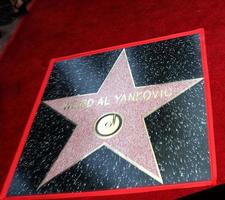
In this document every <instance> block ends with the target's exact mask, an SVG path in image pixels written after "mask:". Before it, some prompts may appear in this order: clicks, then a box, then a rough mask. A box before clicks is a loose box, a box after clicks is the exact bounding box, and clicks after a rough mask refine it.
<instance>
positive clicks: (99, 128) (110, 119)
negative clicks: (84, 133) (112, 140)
mask: <svg viewBox="0 0 225 200" xmlns="http://www.w3.org/2000/svg"><path fill="white" fill-rule="evenodd" d="M121 126H122V118H121V117H120V115H118V114H117V113H108V114H105V115H103V116H101V117H100V118H99V119H98V120H97V122H96V124H95V131H96V133H97V134H98V135H99V136H101V137H108V136H112V135H114V134H116V133H117V132H118V131H119V130H120V128H121Z"/></svg>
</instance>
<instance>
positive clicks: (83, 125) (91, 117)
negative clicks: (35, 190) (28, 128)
mask: <svg viewBox="0 0 225 200" xmlns="http://www.w3.org/2000/svg"><path fill="white" fill-rule="evenodd" d="M201 80H202V78H198V79H190V80H183V81H177V82H171V83H165V84H158V85H148V86H141V87H135V84H134V81H133V77H132V73H131V70H130V66H129V63H128V58H127V55H126V52H125V50H123V51H122V52H121V53H120V55H119V57H118V58H117V60H116V62H115V63H114V65H113V67H112V69H111V70H110V72H109V74H108V75H107V77H106V79H105V80H104V82H103V83H102V85H101V87H100V88H99V90H98V92H97V93H91V94H84V95H78V96H72V97H65V98H60V99H55V100H49V101H45V102H44V103H45V104H47V105H48V106H50V107H51V108H52V109H54V110H55V111H56V112H58V113H60V114H61V115H63V116H64V117H66V118H67V119H69V120H70V121H71V122H72V123H75V124H76V128H75V129H74V132H73V133H72V135H71V137H70V139H69V140H68V142H67V144H66V145H65V146H64V148H63V149H62V151H61V152H60V154H59V156H58V158H57V159H56V161H55V162H54V163H53V165H52V166H51V168H50V170H49V171H48V173H47V174H46V176H45V178H44V179H43V181H42V182H41V184H40V185H39V187H41V186H42V185H44V184H46V183H47V182H49V181H50V180H51V179H53V178H54V177H56V176H57V175H59V174H60V173H62V172H64V171H65V170H67V169H69V168H70V167H72V166H73V165H75V164H76V163H78V162H79V161H81V160H83V159H84V158H85V157H87V156H89V155H90V154H91V153H93V152H94V151H96V150H97V149H99V148H101V147H102V146H103V145H104V146H106V147H107V148H109V149H110V150H112V151H113V152H114V153H116V154H117V155H119V156H120V157H122V158H124V159H125V160H127V161H128V162H130V163H131V164H133V165H134V166H136V167H137V168H138V169H139V170H141V171H143V172H144V173H146V174H147V175H149V176H150V177H152V178H153V179H155V180H157V181H158V182H160V183H163V179H162V177H161V174H160V170H159V167H158V163H157V160H156V157H155V154H154V150H153V147H152V144H151V142H150V138H149V135H148V132H147V128H146V125H145V121H144V118H145V117H147V116H148V115H150V114H151V113H153V112H154V111H156V110H157V109H159V108H160V107H162V106H163V105H165V104H166V103H168V102H170V101H171V100H173V99H174V98H176V97H177V96H179V95H180V94H182V93H183V92H185V91H186V90H188V89H189V88H191V87H192V86H194V85H195V84H197V83H198V82H200V81H201ZM85 102H86V104H85Z"/></svg>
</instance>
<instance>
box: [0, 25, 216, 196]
mask: <svg viewBox="0 0 225 200" xmlns="http://www.w3.org/2000/svg"><path fill="white" fill-rule="evenodd" d="M193 34H199V35H200V46H201V56H202V68H203V76H204V80H205V84H204V85H205V96H206V112H207V122H208V144H209V152H210V166H211V180H209V181H201V182H191V183H179V184H170V185H161V186H145V187H138V188H132V189H130V188H128V189H113V190H103V191H91V192H78V193H60V194H57V193H56V194H41V195H28V196H12V197H7V192H8V189H9V187H10V183H11V181H12V178H13V175H14V173H15V170H16V167H17V164H18V162H19V159H20V156H21V154H22V151H23V148H24V145H25V143H26V140H27V137H28V135H29V132H30V129H31V126H32V123H33V120H34V118H35V113H36V112H37V110H38V108H39V105H40V103H41V99H42V96H43V93H44V91H45V88H46V86H47V83H48V80H49V77H50V74H51V72H52V69H53V66H54V63H55V62H58V61H62V60H65V59H72V58H77V57H81V56H87V55H92V54H97V53H103V52H107V51H112V50H115V49H120V48H127V47H131V46H137V45H142V44H146V43H153V42H158V41H163V40H168V39H173V38H177V37H182V36H188V35H193ZM216 180H217V170H216V155H215V143H214V131H213V117H212V104H211V93H210V83H209V74H208V66H207V59H206V46H205V34H204V29H203V28H200V29H196V30H193V31H188V32H182V33H177V34H172V35H168V36H163V37H157V38H153V39H149V40H144V41H139V42H132V43H127V44H123V45H117V46H113V47H109V48H103V49H99V50H93V51H88V52H84V53H79V54H74V55H70V56H64V57H60V58H54V59H51V60H50V63H49V66H48V69H47V72H46V75H45V77H44V80H43V82H42V85H41V88H40V90H39V93H38V95H37V98H36V100H35V103H34V106H33V109H32V111H31V114H30V117H29V119H28V122H27V124H26V127H25V130H24V133H23V136H22V138H21V141H20V143H19V146H18V149H17V151H16V154H15V157H14V159H13V162H12V165H11V167H10V169H9V173H8V175H7V177H6V180H5V183H4V185H3V188H2V191H1V194H0V198H7V199H20V198H22V199H39V198H43V199H52V198H70V197H73V198H74V197H87V196H106V195H118V194H131V193H141V192H149V191H158V190H168V189H180V188H190V187H202V186H211V185H215V184H216Z"/></svg>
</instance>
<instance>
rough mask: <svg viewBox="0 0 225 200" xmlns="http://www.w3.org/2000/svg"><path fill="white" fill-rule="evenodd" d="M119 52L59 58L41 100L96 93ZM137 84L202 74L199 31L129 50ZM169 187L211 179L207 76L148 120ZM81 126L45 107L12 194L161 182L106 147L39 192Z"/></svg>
mask: <svg viewBox="0 0 225 200" xmlns="http://www.w3.org/2000/svg"><path fill="white" fill-rule="evenodd" d="M120 52H121V50H117V51H113V52H107V53H101V54H98V55H92V56H87V57H82V58H77V59H72V60H66V61H62V62H59V63H56V64H55V66H54V69H53V72H52V75H51V77H50V80H49V83H48V86H47V88H46V91H45V93H44V96H43V101H46V100H53V99H57V98H62V97H69V96H74V95H79V94H87V93H95V92H97V91H98V89H99V87H100V86H101V84H102V82H103V81H104V79H105V78H106V76H107V74H108V73H109V71H110V69H111V68H112V66H113V64H114V62H115V61H116V59H117V57H118V56H119V54H120ZM126 53H127V57H128V61H129V64H130V68H131V71H132V75H133V79H134V82H135V85H136V86H147V85H154V84H160V83H169V82H174V81H181V80H187V79H194V78H201V77H202V76H203V75H202V64H201V56H200V46H199V36H198V35H193V36H185V37H181V38H177V39H171V40H168V41H161V42H157V43H151V44H146V45H142V46H137V47H131V48H127V49H126ZM145 123H146V126H147V129H148V133H149V137H150V138H151V143H152V146H153V149H154V152H155V156H156V159H157V161H158V166H159V170H160V173H161V176H162V178H163V181H164V184H173V183H184V182H193V181H202V180H209V179H210V177H211V175H210V165H209V155H208V144H207V141H208V137H207V123H206V111H205V97H204V80H202V81H201V82H199V83H198V84H196V85H195V86H193V87H192V88H190V89H189V90H187V91H186V92H184V93H183V94H181V95H180V96H178V97H177V98H175V99H174V100H172V101H171V102H169V103H167V104H166V105H164V106H163V107H161V108H160V109H158V110H157V111H155V112H154V113H152V114H151V115H149V116H148V117H146V118H145ZM75 127H76V125H75V124H73V123H71V122H70V121H69V120H67V119H66V118H65V117H63V116H62V115H60V114H58V113H57V112H55V111H54V110H53V109H51V108H49V107H47V106H46V105H45V104H44V103H42V104H41V106H40V108H39V110H38V113H37V115H36V118H35V120H34V123H33V126H32V129H31V132H30V135H29V138H28V141H27V143H26V146H25V148H24V151H23V154H22V157H21V159H20V161H19V164H18V167H17V169H16V172H15V175H14V178H13V181H12V184H11V187H10V190H9V192H8V195H10V196H11V195H24V194H47V193H57V192H81V191H96V190H102V189H113V188H127V187H129V188H130V187H139V186H151V185H152V186H154V185H161V184H160V183H159V182H157V181H155V180H154V179H152V178H151V177H150V176H148V175H147V174H145V173H143V172H142V171H140V170H139V169H138V168H136V167H135V166H133V165H132V164H130V163H129V162H127V161H126V160H124V159H123V158H121V157H120V156H118V155H117V154H115V153H114V152H112V151H111V150H110V149H107V147H102V148H100V149H99V150H97V151H95V152H94V153H92V154H91V155H90V156H88V157H87V158H85V159H84V160H82V161H80V162H79V163H77V164H75V165H74V166H72V167H71V168H70V169H68V170H66V171H65V172H63V173H61V174H59V175H58V176H56V177H55V178H53V179H52V180H51V181H50V182H49V183H48V184H46V185H44V186H43V187H41V188H39V189H38V186H39V185H40V183H41V181H42V180H43V178H44V177H45V175H46V173H47V172H48V171H49V169H50V168H51V165H52V164H53V163H54V161H55V160H56V159H57V157H58V155H59V153H60V151H61V150H62V149H63V147H64V146H65V144H66V143H67V141H68V140H69V138H70V137H71V134H72V132H73V130H74V128H75Z"/></svg>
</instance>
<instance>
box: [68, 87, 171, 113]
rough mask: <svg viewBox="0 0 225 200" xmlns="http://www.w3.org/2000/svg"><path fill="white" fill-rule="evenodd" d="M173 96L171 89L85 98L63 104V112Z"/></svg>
mask: <svg viewBox="0 0 225 200" xmlns="http://www.w3.org/2000/svg"><path fill="white" fill-rule="evenodd" d="M172 94H173V91H172V89H171V88H167V89H164V90H145V91H137V92H134V93H128V94H119V95H115V96H110V97H108V96H105V97H100V98H99V99H93V98H87V99H83V100H81V101H79V102H78V101H74V102H69V103H65V104H64V110H69V109H82V108H90V107H93V106H108V105H112V104H121V105H122V104H125V103H129V102H141V101H142V102H145V101H150V100H152V99H157V98H165V97H170V96H171V95H172Z"/></svg>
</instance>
